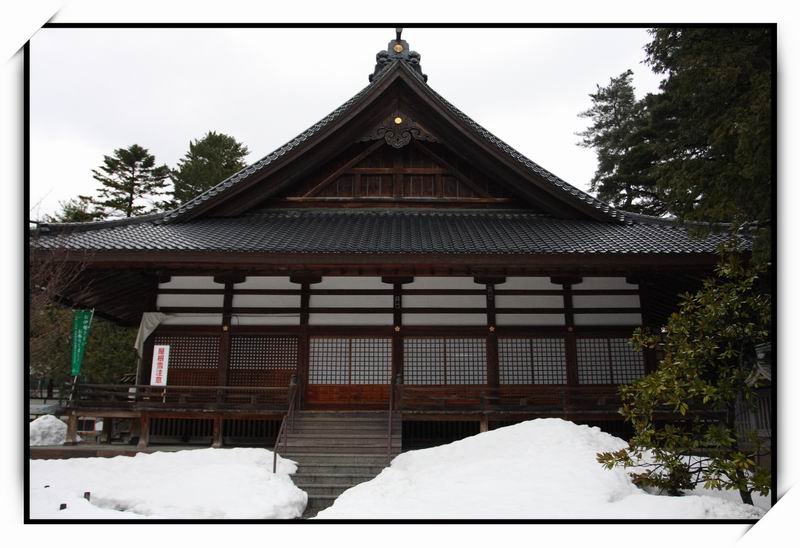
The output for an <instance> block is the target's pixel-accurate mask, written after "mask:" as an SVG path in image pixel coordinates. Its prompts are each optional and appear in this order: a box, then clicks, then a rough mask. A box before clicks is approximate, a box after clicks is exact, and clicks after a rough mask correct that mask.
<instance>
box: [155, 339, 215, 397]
mask: <svg viewBox="0 0 800 548" xmlns="http://www.w3.org/2000/svg"><path fill="white" fill-rule="evenodd" d="M154 343H155V344H166V345H169V347H170V348H169V370H168V373H167V384H168V385H172V386H214V385H216V384H217V381H218V378H217V375H218V367H219V337H216V336H209V335H196V336H194V335H193V336H189V335H157V336H156V337H155V339H154Z"/></svg>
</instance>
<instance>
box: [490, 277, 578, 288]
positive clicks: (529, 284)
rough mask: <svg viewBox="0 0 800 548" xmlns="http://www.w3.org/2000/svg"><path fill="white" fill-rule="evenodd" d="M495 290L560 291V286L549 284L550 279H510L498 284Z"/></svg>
mask: <svg viewBox="0 0 800 548" xmlns="http://www.w3.org/2000/svg"><path fill="white" fill-rule="evenodd" d="M495 288H496V289H557V290H562V289H563V287H561V284H554V283H550V278H530V277H512V278H506V283H503V284H498V285H496V286H495Z"/></svg>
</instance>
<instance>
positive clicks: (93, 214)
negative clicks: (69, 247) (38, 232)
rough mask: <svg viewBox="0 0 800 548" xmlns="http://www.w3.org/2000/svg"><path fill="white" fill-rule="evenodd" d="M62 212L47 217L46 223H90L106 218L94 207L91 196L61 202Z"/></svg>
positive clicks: (45, 218)
mask: <svg viewBox="0 0 800 548" xmlns="http://www.w3.org/2000/svg"><path fill="white" fill-rule="evenodd" d="M58 205H59V206H60V207H61V210H60V211H58V212H56V213H55V214H53V215H45V217H44V219H43V220H44V221H45V222H47V223H88V222H91V221H97V220H100V219H104V218H105V217H106V215H105V213H104V212H103V211H102V210H100V209H97V208H96V207H93V206H92V198H91V197H90V196H78V197H77V198H71V199H69V200H66V201H63V202H59V203H58Z"/></svg>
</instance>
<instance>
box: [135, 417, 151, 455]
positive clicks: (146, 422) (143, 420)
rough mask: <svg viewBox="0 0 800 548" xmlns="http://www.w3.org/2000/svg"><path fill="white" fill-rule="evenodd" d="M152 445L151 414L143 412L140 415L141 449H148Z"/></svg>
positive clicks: (139, 446)
mask: <svg viewBox="0 0 800 548" xmlns="http://www.w3.org/2000/svg"><path fill="white" fill-rule="evenodd" d="M148 445H150V415H148V414H147V413H142V415H141V417H139V445H138V446H137V447H138V448H139V449H146V448H147V446H148Z"/></svg>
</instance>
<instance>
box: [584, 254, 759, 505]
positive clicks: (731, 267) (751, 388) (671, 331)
mask: <svg viewBox="0 0 800 548" xmlns="http://www.w3.org/2000/svg"><path fill="white" fill-rule="evenodd" d="M762 274H763V267H756V266H753V265H750V264H747V263H746V262H744V260H743V259H742V256H741V255H740V254H732V253H730V252H728V251H725V252H724V253H723V258H722V261H721V262H720V265H719V266H718V267H717V272H716V276H715V277H714V278H712V279H709V280H706V281H705V282H704V285H703V288H702V289H701V290H700V291H698V292H697V293H696V294H694V295H686V296H685V297H684V299H683V302H682V303H681V306H680V310H679V311H678V312H676V313H674V314H673V315H672V316H671V317H670V319H669V321H668V323H667V325H666V327H665V328H664V329H663V332H662V333H649V332H647V331H646V330H642V329H639V330H637V332H636V333H635V334H634V338H633V342H634V345H635V346H637V347H638V348H639V349H641V348H652V349H658V350H660V351H661V352H662V353H663V356H664V358H663V360H662V361H661V363H660V364H659V367H658V369H657V370H656V371H654V372H652V373H650V374H649V375H647V376H645V377H643V378H641V379H639V380H638V381H635V382H633V383H631V384H630V385H628V386H624V387H622V388H621V390H620V392H621V395H622V400H623V406H622V409H621V413H622V414H623V416H624V417H625V419H626V420H627V421H629V422H630V423H631V424H632V425H633V428H634V435H633V437H632V438H631V439H630V440H629V447H628V448H626V449H622V450H620V451H615V452H608V453H601V454H599V455H598V461H599V462H601V463H603V464H604V465H605V466H606V467H607V468H609V469H610V468H614V467H615V466H623V467H635V468H636V469H637V471H636V472H634V473H632V474H631V477H632V479H633V480H634V483H636V484H638V485H642V486H651V487H656V488H660V489H664V490H666V491H667V492H669V493H670V494H681V492H682V491H683V490H686V489H692V488H694V487H696V486H698V485H704V486H705V487H707V488H712V489H734V490H737V491H739V494H740V495H741V498H742V501H743V502H745V503H747V504H753V500H752V493H753V492H754V491H756V492H759V493H761V494H766V493H767V492H768V491H769V487H770V475H769V473H768V472H767V471H766V470H763V469H761V468H759V467H758V466H757V465H756V456H757V455H759V454H760V450H761V448H760V445H761V444H760V440H758V438H757V437H756V436H755V433H753V434H752V435H751V436H750V437H749V438H750V439H742V437H741V436H740V434H739V432H738V431H737V428H736V424H735V417H736V408H737V405H741V406H749V405H753V403H754V401H755V394H756V392H755V388H756V382H757V378H758V377H757V376H755V375H754V371H755V370H756V366H757V358H756V351H755V349H756V346H758V345H760V344H762V343H765V342H767V341H769V333H770V329H771V303H770V297H769V295H765V294H763V293H761V292H760V291H759V285H760V284H761V283H763V282H761V281H760V276H761V275H762ZM669 412H672V413H678V414H680V415H682V416H684V417H685V420H683V421H669V422H666V423H664V422H663V421H657V420H656V417H657V416H658V415H662V414H664V413H669ZM709 413H711V415H709ZM712 417H716V420H714V419H712Z"/></svg>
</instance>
